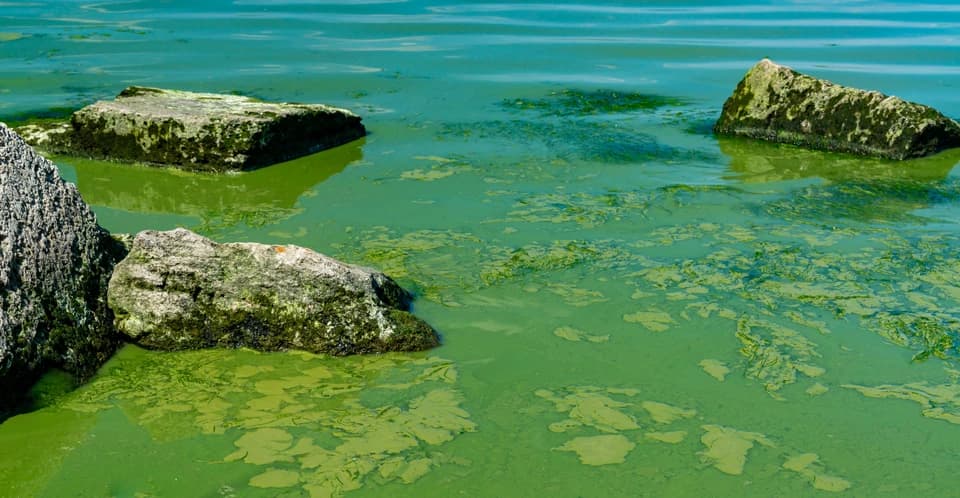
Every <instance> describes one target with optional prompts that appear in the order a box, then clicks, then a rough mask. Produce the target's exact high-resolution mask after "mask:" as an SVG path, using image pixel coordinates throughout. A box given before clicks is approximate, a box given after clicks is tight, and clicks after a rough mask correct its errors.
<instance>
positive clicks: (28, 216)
mask: <svg viewBox="0 0 960 498" xmlns="http://www.w3.org/2000/svg"><path fill="white" fill-rule="evenodd" d="M121 251H122V249H120V248H119V247H118V245H117V244H116V243H115V242H114V241H113V240H112V239H111V238H110V235H109V234H108V233H107V232H106V231H105V230H103V229H102V228H100V227H99V226H98V225H97V221H96V219H95V217H94V215H93V213H91V212H90V209H89V208H88V207H87V205H86V204H84V202H83V200H82V199H81V198H80V194H79V193H78V192H77V189H76V187H75V186H74V185H73V184H70V183H67V182H65V181H63V179H61V178H60V175H59V173H58V172H57V168H56V166H54V165H53V164H52V163H51V162H50V161H48V160H46V159H44V158H43V157H41V156H40V155H38V154H37V153H36V152H35V151H34V150H33V149H32V148H31V147H30V146H29V145H27V144H26V143H25V142H24V141H23V140H22V139H21V138H20V137H19V136H17V134H16V133H14V132H13V131H11V130H10V129H9V128H7V127H6V126H5V125H2V124H0V288H2V291H0V411H2V408H3V406H7V407H9V405H10V403H11V402H12V401H13V400H14V399H15V398H16V397H17V396H18V395H20V394H22V393H23V392H24V391H26V389H27V388H29V387H30V384H31V382H32V381H33V380H35V379H36V378H37V377H38V376H39V375H40V374H41V373H42V372H43V371H44V370H45V369H47V368H51V367H58V368H62V369H64V370H66V371H68V372H71V373H73V374H74V375H76V376H77V377H79V378H84V377H88V376H90V375H91V374H92V373H93V372H94V371H95V370H96V368H97V367H99V366H100V365H101V364H102V363H103V362H104V361H106V360H107V358H109V357H110V355H111V354H112V353H113V352H114V350H115V349H116V348H117V346H118V345H119V343H120V335H119V334H118V333H117V331H116V330H115V329H114V327H113V315H112V314H111V313H110V310H109V309H108V308H107V283H108V281H109V279H110V274H111V272H112V270H113V266H114V263H115V261H116V260H117V259H119V258H120V257H122V254H121Z"/></svg>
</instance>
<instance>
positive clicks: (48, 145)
mask: <svg viewBox="0 0 960 498" xmlns="http://www.w3.org/2000/svg"><path fill="white" fill-rule="evenodd" d="M360 121H361V118H360V117H359V116H357V115H356V114H353V113H352V112H350V111H348V110H345V109H339V108H336V107H330V106H326V105H321V104H290V103H271V102H262V101H259V100H256V99H252V98H249V97H243V96H238V95H224V94H214V93H194V92H185V91H179V90H164V89H159V88H147V87H129V88H127V89H126V90H124V91H123V92H121V93H120V95H118V96H117V97H116V99H114V100H111V101H99V102H96V103H94V104H92V105H89V106H87V107H84V108H83V109H80V110H79V111H76V112H74V113H73V115H72V116H71V118H70V123H68V124H60V125H45V126H24V127H21V128H18V132H20V133H21V134H23V135H24V137H25V138H26V139H27V140H28V141H29V142H30V143H31V144H33V145H35V146H37V147H40V148H43V149H46V150H49V151H51V152H56V153H66V154H73V155H82V156H87V157H93V158H100V159H112V160H122V161H133V162H144V163H155V164H164V165H172V166H177V167H180V168H183V169H189V170H198V171H228V170H249V169H254V168H258V167H261V166H266V165H269V164H273V163H277V162H281V161H287V160H290V159H294V158H296V157H300V156H304V155H307V154H312V153H315V152H319V151H321V150H324V149H328V148H331V147H335V146H338V145H342V144H345V143H347V142H350V141H353V140H356V139H357V138H360V137H362V136H364V135H365V134H366V130H365V129H364V127H363V125H362V124H361V122H360Z"/></svg>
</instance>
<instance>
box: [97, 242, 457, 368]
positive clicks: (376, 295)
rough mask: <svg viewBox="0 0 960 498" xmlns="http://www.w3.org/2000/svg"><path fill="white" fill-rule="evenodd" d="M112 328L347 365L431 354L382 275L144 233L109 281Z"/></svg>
mask: <svg viewBox="0 0 960 498" xmlns="http://www.w3.org/2000/svg"><path fill="white" fill-rule="evenodd" d="M109 301H110V306H111V307H112V308H113V311H114V313H115V315H116V325H117V328H118V329H120V330H121V331H122V332H123V333H125V334H126V335H127V336H128V337H129V338H130V339H131V340H133V341H134V342H136V343H138V344H140V345H143V346H145V347H149V348H156V349H165V350H176V349H197V348H204V347H212V346H220V347H250V348H255V349H260V350H267V351H271V350H280V349H287V348H293V349H302V350H307V351H311V352H315V353H327V354H334V355H348V354H355V353H369V352H381V351H415V350H422V349H428V348H431V347H434V346H436V345H437V344H438V339H437V334H436V332H435V331H434V330H433V329H432V328H431V327H430V326H429V325H427V324H426V323H424V322H423V321H422V320H420V319H418V318H416V317H415V316H413V315H412V314H410V313H409V312H408V311H407V310H408V304H409V295H408V294H407V292H406V291H404V290H403V289H402V288H400V286H398V285H397V284H396V283H395V282H394V281H393V280H391V279H390V278H389V277H387V276H386V275H384V274H383V273H380V272H377V271H374V270H372V269H369V268H362V267H358V266H352V265H348V264H345V263H341V262H339V261H337V260H335V259H332V258H329V257H327V256H324V255H322V254H318V253H316V252H314V251H311V250H309V249H304V248H302V247H297V246H290V245H288V246H271V245H264V244H254V243H230V244H217V243H215V242H213V241H211V240H209V239H207V238H204V237H201V236H200V235H197V234H195V233H193V232H190V231H189V230H184V229H177V230H172V231H169V232H155V231H145V232H141V233H140V234H138V235H137V237H136V238H135V239H134V241H133V245H132V247H131V250H130V254H129V255H128V256H127V258H126V259H124V260H123V261H121V262H120V263H119V264H118V265H117V267H116V270H115V271H114V274H113V277H112V278H111V280H110V289H109Z"/></svg>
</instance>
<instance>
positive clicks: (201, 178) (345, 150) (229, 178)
mask: <svg viewBox="0 0 960 498" xmlns="http://www.w3.org/2000/svg"><path fill="white" fill-rule="evenodd" d="M364 143H365V140H364V139H360V140H356V141H354V142H351V143H349V144H346V145H343V146H340V147H336V148H333V149H328V150H325V151H322V152H319V153H316V154H312V155H309V156H305V157H301V158H298V159H294V160H292V161H287V162H284V163H280V164H276V165H273V166H270V167H267V168H260V169H257V170H254V171H250V172H243V173H234V174H228V175H223V174H206V173H191V172H184V171H181V170H177V169H173V168H156V167H148V166H138V165H129V164H118V163H112V162H105V161H94V160H82V159H75V158H72V157H60V158H57V161H58V162H60V163H61V164H63V163H66V164H70V165H73V166H75V169H76V173H77V186H78V188H79V189H80V191H81V192H82V193H83V197H84V200H85V201H86V202H87V203H89V204H91V205H93V206H102V207H108V208H113V209H118V210H122V211H127V212H134V213H144V214H175V215H185V216H191V217H196V218H199V219H200V220H201V226H200V227H199V228H201V229H202V230H204V231H216V230H218V229H222V228H227V227H230V226H233V225H236V224H239V223H244V224H246V225H248V226H251V227H260V226H265V225H268V224H272V223H277V222H279V221H282V220H284V219H287V218H289V217H291V216H293V215H295V214H297V213H298V212H300V210H299V209H298V208H297V207H296V206H297V201H298V200H299V199H300V198H301V197H302V196H304V195H309V192H310V189H311V188H313V187H314V186H316V185H318V184H319V183H321V182H323V181H326V180H327V179H329V178H331V177H332V176H334V175H336V174H338V173H340V172H342V171H343V170H344V169H346V167H347V166H348V165H350V164H353V163H356V162H358V161H360V160H361V159H363V145H364Z"/></svg>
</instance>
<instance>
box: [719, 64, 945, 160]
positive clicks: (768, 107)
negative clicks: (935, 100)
mask: <svg viewBox="0 0 960 498" xmlns="http://www.w3.org/2000/svg"><path fill="white" fill-rule="evenodd" d="M714 131H715V132H716V133H717V134H720V135H741V136H746V137H750V138H757V139H761V140H770V141H774V142H782V143H790V144H794V145H799V146H804V147H809V148H813V149H821V150H829V151H837V152H850V153H854V154H860V155H868V156H879V157H885V158H889V159H897V160H901V159H909V158H913V157H922V156H926V155H930V154H934V153H936V152H939V151H941V150H944V149H949V148H952V147H960V125H958V124H957V123H956V122H955V121H953V120H951V119H949V118H947V117H945V116H944V115H942V114H940V113H939V112H937V111H936V110H934V109H931V108H930V107H926V106H923V105H920V104H914V103H912V102H906V101H904V100H901V99H899V98H897V97H888V96H886V95H883V94H882V93H879V92H872V91H865V90H858V89H855V88H847V87H843V86H840V85H836V84H833V83H830V82H829V81H825V80H821V79H817V78H813V77H811V76H806V75H803V74H800V73H798V72H796V71H794V70H792V69H790V68H788V67H785V66H781V65H778V64H775V63H773V62H771V61H770V60H767V59H764V60H762V61H760V62H759V63H757V65H755V66H754V67H753V68H751V69H750V71H748V72H747V74H746V76H745V77H744V78H743V80H742V81H741V82H740V84H739V85H737V88H736V90H734V92H733V95H731V96H730V98H728V99H727V101H726V102H725V103H724V104H723V112H722V114H721V115H720V119H719V120H718V121H717V124H716V126H715V127H714Z"/></svg>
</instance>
